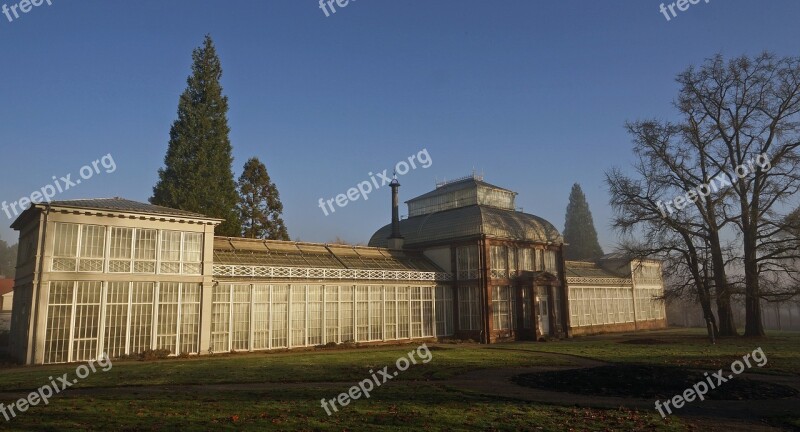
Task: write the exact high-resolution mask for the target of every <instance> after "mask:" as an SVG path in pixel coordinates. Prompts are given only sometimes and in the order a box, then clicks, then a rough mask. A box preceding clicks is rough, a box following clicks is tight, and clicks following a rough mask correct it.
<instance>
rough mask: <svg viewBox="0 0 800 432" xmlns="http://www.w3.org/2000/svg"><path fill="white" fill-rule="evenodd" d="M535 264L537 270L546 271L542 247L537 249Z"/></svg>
mask: <svg viewBox="0 0 800 432" xmlns="http://www.w3.org/2000/svg"><path fill="white" fill-rule="evenodd" d="M535 265H536V270H537V271H544V251H543V250H542V249H536V263H535Z"/></svg>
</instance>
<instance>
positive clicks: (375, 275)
mask: <svg viewBox="0 0 800 432" xmlns="http://www.w3.org/2000/svg"><path fill="white" fill-rule="evenodd" d="M214 276H218V277H253V278H259V277H260V278H270V279H284V278H288V279H363V280H414V281H450V280H453V275H451V274H450V273H444V272H422V271H403V270H363V269H338V268H312V267H268V266H249V265H225V264H214Z"/></svg>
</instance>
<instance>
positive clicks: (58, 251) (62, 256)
mask: <svg viewBox="0 0 800 432" xmlns="http://www.w3.org/2000/svg"><path fill="white" fill-rule="evenodd" d="M79 232H80V225H76V224H65V223H57V224H56V225H55V235H54V243H53V271H75V270H77V269H78V233H79Z"/></svg>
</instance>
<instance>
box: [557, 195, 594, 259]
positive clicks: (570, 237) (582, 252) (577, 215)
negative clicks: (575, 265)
mask: <svg viewBox="0 0 800 432" xmlns="http://www.w3.org/2000/svg"><path fill="white" fill-rule="evenodd" d="M564 241H565V242H566V243H567V244H568V246H567V247H566V248H565V251H564V257H565V258H566V259H568V260H593V259H597V258H600V257H602V256H603V249H602V248H601V247H600V243H599V242H598V241H597V231H596V230H595V228H594V220H593V219H592V212H591V211H590V210H589V203H588V202H586V195H584V194H583V190H581V186H580V185H579V184H577V183H575V184H574V185H572V191H571V192H570V194H569V205H567V216H566V222H565V223H564Z"/></svg>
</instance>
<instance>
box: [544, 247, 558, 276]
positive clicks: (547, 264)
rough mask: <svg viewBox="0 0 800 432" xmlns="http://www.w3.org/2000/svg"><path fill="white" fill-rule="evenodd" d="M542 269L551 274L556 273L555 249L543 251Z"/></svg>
mask: <svg viewBox="0 0 800 432" xmlns="http://www.w3.org/2000/svg"><path fill="white" fill-rule="evenodd" d="M544 270H545V271H547V272H550V273H553V274H557V273H558V266H557V265H556V251H553V250H548V251H545V252H544Z"/></svg>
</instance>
